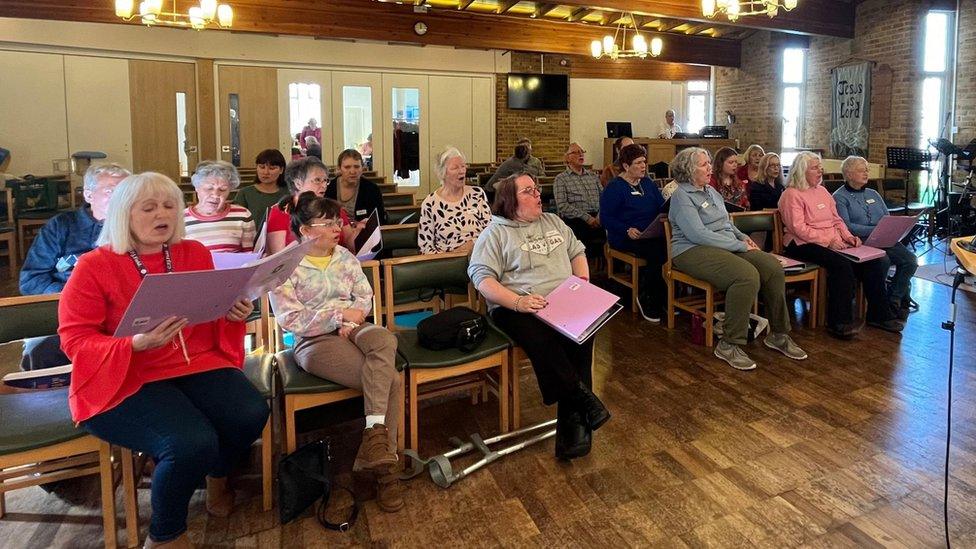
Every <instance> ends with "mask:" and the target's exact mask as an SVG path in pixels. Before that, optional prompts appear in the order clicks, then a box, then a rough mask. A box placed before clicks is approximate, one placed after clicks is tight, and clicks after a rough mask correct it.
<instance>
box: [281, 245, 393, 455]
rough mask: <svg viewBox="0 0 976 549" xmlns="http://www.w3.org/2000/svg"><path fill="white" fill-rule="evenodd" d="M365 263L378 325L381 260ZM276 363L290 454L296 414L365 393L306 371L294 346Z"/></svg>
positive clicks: (295, 436) (294, 444)
mask: <svg viewBox="0 0 976 549" xmlns="http://www.w3.org/2000/svg"><path fill="white" fill-rule="evenodd" d="M362 265H363V272H364V273H365V274H366V278H367V279H368V280H369V283H370V286H372V287H373V320H374V322H375V323H376V324H377V325H378V324H379V319H380V318H381V316H380V307H381V303H382V300H381V297H380V278H379V269H380V266H379V262H377V261H366V262H363V264H362ZM397 362H398V363H397V369H398V370H401V371H402V369H403V367H404V365H405V363H404V361H403V360H402V359H401V358H400V357H399V356H398V357H397ZM275 365H276V367H277V371H278V375H279V377H280V383H281V393H282V395H283V400H284V408H285V410H284V431H285V448H284V449H285V452H286V453H289V454H290V453H291V452H294V451H295V449H297V448H298V434H297V425H296V421H295V416H296V414H297V413H298V412H299V411H300V410H307V409H309V408H316V407H318V406H325V405H326V404H333V403H336V402H341V401H343V400H348V399H350V398H357V397H359V396H361V395H362V393H361V392H360V391H358V390H356V389H351V388H349V387H345V386H342V385H339V384H338V383H333V382H331V381H329V380H327V379H322V378H320V377H317V376H313V375H312V374H309V373H308V372H306V371H305V370H302V369H301V368H300V367H299V366H298V363H297V362H295V355H294V352H293V351H292V350H291V349H286V350H283V351H280V352H279V353H277V354H276V355H275ZM391 404H392V403H391ZM400 417H401V424H400V426H399V437H398V438H399V441H398V447H399V448H400V449H402V448H403V447H404V445H403V441H404V440H405V439H404V436H405V434H404V428H403V426H404V424H403V419H402V418H403V416H402V415H401V416H400Z"/></svg>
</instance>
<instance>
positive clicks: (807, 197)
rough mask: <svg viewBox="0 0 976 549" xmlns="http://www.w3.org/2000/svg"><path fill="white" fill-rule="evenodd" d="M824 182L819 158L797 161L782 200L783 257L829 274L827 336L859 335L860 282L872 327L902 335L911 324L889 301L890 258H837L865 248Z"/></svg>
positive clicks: (805, 156) (798, 158) (804, 156)
mask: <svg viewBox="0 0 976 549" xmlns="http://www.w3.org/2000/svg"><path fill="white" fill-rule="evenodd" d="M822 179H823V168H822V167H821V164H820V156H819V155H817V154H815V153H812V152H801V153H800V154H798V155H797V156H796V160H794V161H793V166H792V167H791V169H790V174H789V177H788V178H787V181H786V190H785V191H783V196H782V197H781V198H780V199H779V212H780V215H781V216H782V217H783V244H784V245H785V246H786V248H785V249H784V251H783V253H784V254H785V255H787V256H789V257H792V258H794V259H798V260H800V261H809V262H811V263H816V264H817V265H820V266H821V267H823V268H824V269H826V270H827V331H828V332H829V333H830V334H831V335H832V336H834V337H837V338H840V339H851V338H852V337H854V334H856V333H857V331H858V328H859V326H858V325H857V324H856V323H855V321H854V308H853V301H854V292H855V290H856V289H857V286H856V285H857V283H858V282H859V281H860V282H861V284H863V285H864V294H865V296H867V300H868V312H867V323H868V324H869V325H871V326H875V327H877V328H881V329H882V330H887V331H889V332H900V331H901V330H902V329H903V328H904V327H905V323H904V322H902V321H901V320H898V319H897V318H896V317H895V315H894V314H893V313H892V311H891V310H890V309H889V307H888V304H887V301H886V300H885V295H886V290H885V279H886V277H887V275H888V267H890V265H891V264H890V263H889V262H888V259H887V257H881V258H879V259H874V260H871V261H865V262H863V263H855V262H854V261H851V260H849V259H847V258H845V257H844V256H842V255H841V254H839V253H837V252H836V250H843V249H845V248H852V247H855V246H860V245H861V244H862V243H861V240H860V239H859V238H858V237H856V236H854V235H853V234H851V232H850V231H849V230H847V225H845V224H844V220H843V219H841V218H840V216H839V215H838V214H837V205H836V204H835V203H834V197H833V196H831V195H830V193H829V192H828V191H827V189H825V188H824V187H823V185H821V182H822Z"/></svg>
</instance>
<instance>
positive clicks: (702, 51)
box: [0, 0, 803, 67]
mask: <svg viewBox="0 0 976 549" xmlns="http://www.w3.org/2000/svg"><path fill="white" fill-rule="evenodd" d="M802 1H803V0H801V2H802ZM0 17H21V18H28V19H55V20H62V21H64V20H67V21H88V22H94V23H119V24H130V25H138V23H122V22H121V20H120V19H119V18H118V17H116V16H115V10H114V6H113V4H112V3H111V2H102V3H99V4H97V5H91V4H88V3H80V2H76V1H75V0H45V1H44V2H43V3H38V2H35V1H32V0H4V1H3V2H0ZM417 21H423V22H424V23H426V24H427V28H428V31H427V32H426V33H425V34H424V35H423V36H418V35H417V34H416V33H414V32H413V27H414V23H416V22H417ZM364 22H368V23H369V24H364ZM234 30H235V31H238V32H241V31H244V32H261V33H273V34H279V35H301V36H323V37H329V38H353V39H361V40H379V41H383V42H399V43H414V44H423V45H436V46H453V47H461V48H476V49H483V48H490V49H499V50H516V51H529V52H543V53H558V54H563V55H566V54H569V55H574V54H575V55H585V54H586V53H587V51H588V50H589V45H590V42H591V41H593V40H599V39H601V38H602V37H603V35H604V34H606V29H603V28H600V27H597V26H595V25H580V24H578V23H567V22H565V21H559V20H553V19H547V20H542V19H530V18H528V17H513V16H498V15H482V14H476V13H472V12H469V11H458V10H430V11H429V12H428V13H426V14H420V13H414V6H413V5H412V4H405V5H400V4H394V3H383V2H366V1H362V0H330V1H329V2H306V3H302V4H300V7H296V3H294V2H291V1H289V0H262V1H258V0H235V2H234ZM204 32H220V31H213V30H210V31H204ZM662 38H663V39H664V51H663V53H662V55H661V57H659V58H658V60H660V61H670V62H675V63H690V64H696V65H717V66H726V67H738V66H739V62H740V51H741V48H740V45H739V43H738V42H734V41H730V40H716V39H712V38H708V37H704V36H685V35H681V34H672V35H667V36H663V37H662Z"/></svg>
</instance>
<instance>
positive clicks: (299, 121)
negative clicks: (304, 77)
mask: <svg viewBox="0 0 976 549" xmlns="http://www.w3.org/2000/svg"><path fill="white" fill-rule="evenodd" d="M310 118H314V119H315V122H316V124H318V126H319V127H321V126H322V87H321V86H319V85H318V84H307V83H305V82H292V83H291V84H288V129H289V131H290V132H291V136H292V139H294V138H295V136H296V135H298V134H300V133H302V129H303V128H304V127H305V125H306V124H308V120H309V119H310ZM319 144H320V145H321V143H319ZM299 146H300V147H303V148H304V147H305V143H299Z"/></svg>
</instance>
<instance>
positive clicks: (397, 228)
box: [380, 223, 420, 257]
mask: <svg viewBox="0 0 976 549" xmlns="http://www.w3.org/2000/svg"><path fill="white" fill-rule="evenodd" d="M380 233H381V234H382V236H383V252H382V254H383V257H403V256H408V255H420V248H418V247H417V223H404V224H401V225H383V226H382V227H381V228H380Z"/></svg>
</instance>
